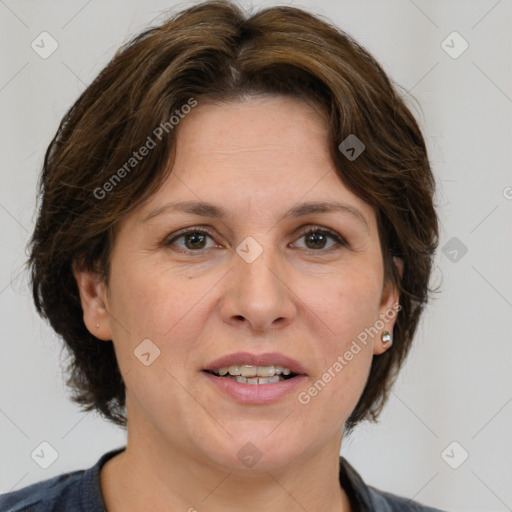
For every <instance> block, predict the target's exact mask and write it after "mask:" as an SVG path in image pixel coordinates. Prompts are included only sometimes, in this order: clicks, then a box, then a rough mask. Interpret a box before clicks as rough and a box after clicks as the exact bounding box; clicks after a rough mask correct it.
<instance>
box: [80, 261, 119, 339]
mask: <svg viewBox="0 0 512 512" xmlns="http://www.w3.org/2000/svg"><path fill="white" fill-rule="evenodd" d="M73 275H74V276H75V279H76V283H77V285H78V290H79V292H80V301H81V303H82V309H83V312H84V323H85V326H86V327H87V330H88V331H89V332H90V333H91V334H92V335H93V336H96V338H99V339H100V340H104V341H110V340H111V339H112V332H111V330H110V316H109V314H108V302H107V287H106V285H105V283H104V281H103V279H102V278H100V276H99V275H98V274H97V273H96V272H93V271H91V270H82V269H81V268H80V265H79V264H78V263H77V262H74V263H73Z"/></svg>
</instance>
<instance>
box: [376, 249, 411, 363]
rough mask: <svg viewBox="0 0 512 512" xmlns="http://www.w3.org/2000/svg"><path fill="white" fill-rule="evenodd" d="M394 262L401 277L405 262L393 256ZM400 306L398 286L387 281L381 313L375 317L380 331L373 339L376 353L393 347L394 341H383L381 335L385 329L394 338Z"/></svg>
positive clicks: (383, 292)
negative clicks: (394, 328)
mask: <svg viewBox="0 0 512 512" xmlns="http://www.w3.org/2000/svg"><path fill="white" fill-rule="evenodd" d="M393 263H394V265H395V266H396V268H397V269H398V273H399V275H400V279H401V278H402V276H403V272H404V262H403V260H402V259H401V258H399V257H397V256H393ZM400 308H401V307H400V292H399V291H398V288H397V286H396V285H395V284H394V283H392V282H391V281H390V282H388V283H386V286H385V287H384V289H383V290H382V296H381V302H380V305H379V314H378V317H377V318H376V319H375V328H376V329H378V333H377V334H376V335H375V336H374V339H373V353H374V355H378V354H382V353H384V352H385V351H386V350H388V349H389V348H390V347H391V345H392V342H391V343H383V342H382V338H381V336H382V333H383V332H384V331H388V332H389V334H391V338H393V327H394V325H395V322H396V317H397V315H398V312H399V310H400Z"/></svg>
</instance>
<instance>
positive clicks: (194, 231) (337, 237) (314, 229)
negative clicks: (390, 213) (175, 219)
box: [163, 226, 348, 256]
mask: <svg viewBox="0 0 512 512" xmlns="http://www.w3.org/2000/svg"><path fill="white" fill-rule="evenodd" d="M312 233H315V234H322V235H327V236H329V237H331V238H332V239H333V240H334V241H335V242H336V245H333V246H332V247H331V248H329V249H304V250H306V251H308V252H310V253H319V252H320V253H321V252H323V253H330V252H331V251H333V250H338V249H340V248H341V247H345V246H348V243H347V241H346V240H345V239H344V238H343V237H342V236H341V235H339V234H338V233H336V232H335V231H332V230H330V229H327V228H322V227H320V226H314V227H309V228H308V229H307V230H306V231H303V232H302V233H301V234H300V235H299V238H302V237H304V236H306V235H309V234H312ZM189 234H201V235H207V236H209V237H210V238H211V239H213V235H212V234H211V233H210V232H209V231H208V230H205V229H203V228H194V227H191V228H186V229H184V230H182V231H179V232H178V233H176V234H173V235H170V236H171V237H172V238H171V237H168V238H167V239H165V240H164V241H163V245H164V246H166V247H167V246H170V245H172V244H173V243H174V242H175V241H176V240H178V239H180V238H182V237H184V236H185V235H189ZM179 251H180V252H182V253H185V254H192V255H194V256H196V255H199V254H201V253H203V252H205V250H204V249H198V250H196V251H192V250H189V249H181V248H180V249H179Z"/></svg>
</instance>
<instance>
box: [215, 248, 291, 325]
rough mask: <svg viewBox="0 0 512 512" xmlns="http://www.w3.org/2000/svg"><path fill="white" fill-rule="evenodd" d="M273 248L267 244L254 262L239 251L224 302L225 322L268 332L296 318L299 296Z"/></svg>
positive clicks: (235, 257)
mask: <svg viewBox="0 0 512 512" xmlns="http://www.w3.org/2000/svg"><path fill="white" fill-rule="evenodd" d="M271 252H272V251H271V249H268V248H265V249H264V250H263V252H262V253H261V254H260V255H259V256H258V257H257V258H256V259H255V260H254V261H252V262H251V263H249V262H247V261H246V260H244V258H242V257H240V256H239V255H238V254H235V256H234V259H235V263H234V267H233V269H232V270H231V272H229V273H228V275H227V276H226V277H227V282H226V285H225V288H224V290H225V292H224V293H225V294H224V299H223V303H222V306H221V315H222V319H223V321H224V322H226V323H229V324H232V325H234V326H236V327H237V328H245V329H249V330H251V332H255V333H266V332H268V331H271V330H273V329H280V328H283V327H285V326H287V325H289V324H290V323H291V322H292V321H293V318H294V317H295V315H296V314H297V307H296V300H297V298H296V295H295V294H294V293H293V291H292V290H291V288H290V287H289V286H288V284H287V283H286V281H289V278H288V279H287V275H286V270H285V268H284V265H283V264H278V257H277V256H276V257H275V256H272V257H271ZM279 261H280V260H279ZM288 277H289V276H288Z"/></svg>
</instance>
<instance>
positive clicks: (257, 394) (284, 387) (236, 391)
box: [202, 371, 307, 405]
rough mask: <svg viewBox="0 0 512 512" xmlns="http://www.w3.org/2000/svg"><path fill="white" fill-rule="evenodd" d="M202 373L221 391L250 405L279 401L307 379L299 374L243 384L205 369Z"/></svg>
mask: <svg viewBox="0 0 512 512" xmlns="http://www.w3.org/2000/svg"><path fill="white" fill-rule="evenodd" d="M202 373H203V374H204V375H205V376H206V377H207V378H208V379H209V380H210V382H212V383H213V384H214V385H215V386H218V388H219V389H220V390H221V391H223V392H225V393H227V394H228V395H230V396H231V397H233V398H234V399H235V400H237V401H238V402H241V403H243V404H248V405H255V404H269V403H272V402H277V401H278V400H280V399H281V398H283V397H284V396H285V395H287V394H290V393H292V392H293V391H296V390H297V388H298V387H299V386H300V385H301V384H302V383H303V382H304V381H305V380H306V379H307V376H306V375H297V376H296V377H293V378H292V379H286V380H281V381H279V382H273V383H272V384H242V383H241V382H236V381H234V380H231V379H228V378H226V377H217V376H216V375H212V374H211V373H207V372H204V371H203V372H202Z"/></svg>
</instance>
